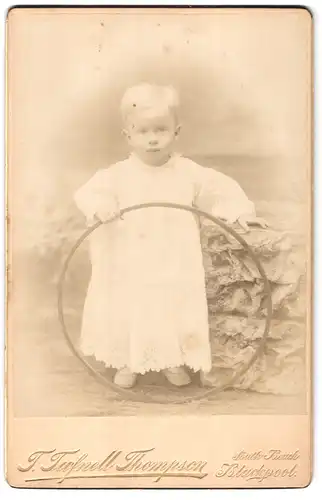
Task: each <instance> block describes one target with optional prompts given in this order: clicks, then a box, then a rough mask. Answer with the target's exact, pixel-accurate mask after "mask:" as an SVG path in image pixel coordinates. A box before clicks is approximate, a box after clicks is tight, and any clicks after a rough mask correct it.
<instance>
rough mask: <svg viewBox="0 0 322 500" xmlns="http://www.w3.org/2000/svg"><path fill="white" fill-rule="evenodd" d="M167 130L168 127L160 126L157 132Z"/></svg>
mask: <svg viewBox="0 0 322 500" xmlns="http://www.w3.org/2000/svg"><path fill="white" fill-rule="evenodd" d="M166 131H167V129H166V127H159V128H158V129H157V132H166Z"/></svg>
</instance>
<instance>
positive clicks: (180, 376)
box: [163, 366, 191, 387]
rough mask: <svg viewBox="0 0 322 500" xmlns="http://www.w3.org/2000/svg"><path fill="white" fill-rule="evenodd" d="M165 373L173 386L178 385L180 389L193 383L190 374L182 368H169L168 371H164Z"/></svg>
mask: <svg viewBox="0 0 322 500" xmlns="http://www.w3.org/2000/svg"><path fill="white" fill-rule="evenodd" d="M163 373H164V375H165V376H166V378H167V380H168V381H169V382H170V383H171V384H172V385H176V386H178V387H182V386H184V385H189V384H190V382H191V378H190V377H189V375H188V373H187V372H186V371H185V370H184V368H182V367H181V366H178V367H175V368H167V369H166V370H163Z"/></svg>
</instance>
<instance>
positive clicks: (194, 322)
mask: <svg viewBox="0 0 322 500" xmlns="http://www.w3.org/2000/svg"><path fill="white" fill-rule="evenodd" d="M178 104H179V103H178V96H177V93H176V92H175V90H174V89H173V88H172V87H161V86H156V85H149V84H141V85H138V86H136V87H133V88H130V89H128V91H127V92H126V93H125V95H124V97H123V100H122V104H121V110H122V114H123V121H124V130H123V133H124V136H125V137H126V140H127V143H128V145H129V148H130V150H131V154H130V155H129V157H128V158H127V159H126V160H124V161H121V162H118V163H116V164H114V165H112V166H110V167H108V168H106V169H103V170H100V171H98V172H97V173H96V174H95V175H94V176H93V177H92V178H91V179H90V180H89V181H88V182H87V183H86V184H85V185H84V186H83V187H81V188H80V189H79V190H78V191H77V193H76V195H75V201H76V204H77V206H78V207H79V209H80V210H81V211H82V212H83V214H84V215H85V216H86V218H87V221H88V222H89V223H92V222H94V221H95V220H97V219H99V220H101V221H102V222H105V221H108V220H110V219H113V217H114V216H115V215H117V214H118V213H119V211H120V210H121V209H122V208H125V207H129V206H131V205H135V204H140V203H149V202H160V203H164V202H171V203H177V204H183V205H189V206H191V207H192V206H194V207H198V208H200V209H201V210H204V211H207V212H209V213H212V214H213V215H215V216H217V217H220V218H222V219H224V220H226V221H227V223H229V224H231V223H233V222H236V221H238V222H239V223H240V225H241V226H242V227H243V228H244V229H246V230H247V229H248V223H258V224H259V225H261V226H265V222H264V221H262V220H260V219H258V218H256V215H255V210H254V205H253V203H252V202H250V201H249V200H248V198H247V197H246V195H245V194H244V192H243V191H242V189H241V188H240V187H239V185H238V184H237V183H236V182H235V181H233V180H232V179H230V178H228V177H226V176H225V175H223V174H221V173H219V172H217V171H216V170H213V169H211V168H205V167H201V166H199V165H198V164H196V163H194V162H193V161H191V160H190V159H188V158H185V157H183V156H181V155H180V154H178V153H177V152H175V144H176V139H177V137H178V134H179V131H180V123H179V117H178ZM90 257H91V264H92V276H91V281H90V284H89V288H88V293H87V297H86V301H85V305H84V313H83V323H82V332H81V341H80V342H81V345H80V347H81V349H82V351H83V353H84V354H85V355H93V356H95V358H96V359H97V360H100V361H103V362H104V363H105V365H106V366H107V367H114V368H116V369H117V371H116V375H115V377H114V382H115V383H116V384H118V385H119V386H121V387H124V388H129V387H132V386H133V385H134V384H135V382H136V378H137V374H139V373H141V374H143V373H146V372H148V371H149V370H153V371H161V370H162V371H163V372H164V374H165V376H166V378H167V379H168V381H169V382H171V383H172V384H174V385H176V386H183V385H187V384H189V382H190V377H189V375H188V373H187V371H185V369H184V367H185V366H187V367H190V368H191V369H192V370H193V371H201V372H208V371H209V370H210V369H211V351H210V341H209V326H208V308H207V300H206V290H205V275H204V267H203V256H202V250H201V244H200V234H199V221H198V218H197V217H196V216H195V215H194V214H193V213H191V212H188V211H183V210H178V209H173V208H159V207H152V208H144V209H140V210H136V211H132V212H129V213H127V214H125V215H124V216H123V217H122V218H118V217H117V218H115V219H114V220H112V221H111V222H109V223H108V224H105V225H102V226H100V227H99V228H98V229H97V230H96V231H94V232H93V233H92V235H91V237H90Z"/></svg>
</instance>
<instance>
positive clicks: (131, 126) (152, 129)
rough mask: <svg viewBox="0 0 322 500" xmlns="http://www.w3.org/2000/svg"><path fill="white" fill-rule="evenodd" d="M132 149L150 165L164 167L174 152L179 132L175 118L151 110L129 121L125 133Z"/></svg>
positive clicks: (170, 114) (136, 115) (138, 114)
mask: <svg viewBox="0 0 322 500" xmlns="http://www.w3.org/2000/svg"><path fill="white" fill-rule="evenodd" d="M124 132H125V134H126V137H127V140H128V143H129V145H130V147H131V149H132V150H133V151H134V152H135V153H136V154H137V155H138V156H139V157H140V158H141V159H142V160H143V161H144V162H145V163H148V164H150V165H155V166H157V165H162V163H164V162H166V161H167V160H168V158H169V155H170V154H171V152H172V151H173V147H174V142H175V139H176V137H177V135H178V132H179V127H178V125H177V124H176V119H175V116H174V115H173V114H172V113H169V112H167V111H166V112H157V111H155V110H152V111H151V110H149V111H146V112H140V113H137V114H135V115H134V116H132V117H131V118H129V119H128V122H127V129H126V131H124Z"/></svg>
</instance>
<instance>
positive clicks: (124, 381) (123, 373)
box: [114, 367, 137, 389]
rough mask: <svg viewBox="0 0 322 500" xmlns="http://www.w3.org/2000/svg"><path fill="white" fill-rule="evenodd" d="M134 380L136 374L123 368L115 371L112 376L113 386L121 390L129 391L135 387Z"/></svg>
mask: <svg viewBox="0 0 322 500" xmlns="http://www.w3.org/2000/svg"><path fill="white" fill-rule="evenodd" d="M136 379H137V374H136V373H133V372H131V370H130V369H129V368H127V367H125V368H121V369H120V370H117V372H116V374H115V376H114V384H116V385H118V386H119V387H123V389H130V388H131V387H133V386H134V385H135V382H136Z"/></svg>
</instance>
